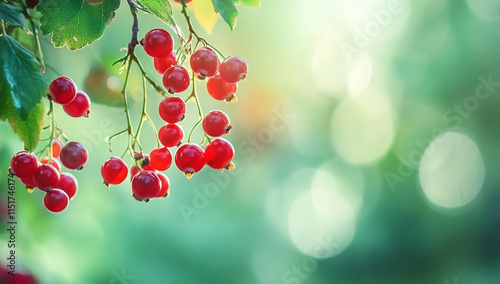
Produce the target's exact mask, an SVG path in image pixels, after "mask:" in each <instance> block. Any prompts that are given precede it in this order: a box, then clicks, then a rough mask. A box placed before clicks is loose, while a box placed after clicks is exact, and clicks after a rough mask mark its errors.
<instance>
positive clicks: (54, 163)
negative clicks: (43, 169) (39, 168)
mask: <svg viewBox="0 0 500 284" xmlns="http://www.w3.org/2000/svg"><path fill="white" fill-rule="evenodd" d="M40 163H42V164H45V165H47V164H49V157H47V156H46V157H43V159H41V160H40ZM50 164H51V165H52V166H53V167H54V168H56V170H57V171H58V172H61V164H59V161H58V160H57V159H56V158H52V160H51V161H50Z"/></svg>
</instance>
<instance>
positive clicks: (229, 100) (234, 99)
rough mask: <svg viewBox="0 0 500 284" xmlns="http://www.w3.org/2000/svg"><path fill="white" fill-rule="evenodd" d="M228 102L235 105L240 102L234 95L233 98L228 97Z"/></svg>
mask: <svg viewBox="0 0 500 284" xmlns="http://www.w3.org/2000/svg"><path fill="white" fill-rule="evenodd" d="M226 101H228V102H230V103H234V102H236V101H238V99H236V95H234V94H232V95H231V96H229V97H227V99H226Z"/></svg>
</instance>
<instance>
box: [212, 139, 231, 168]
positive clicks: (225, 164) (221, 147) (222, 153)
mask: <svg viewBox="0 0 500 284" xmlns="http://www.w3.org/2000/svg"><path fill="white" fill-rule="evenodd" d="M233 157H234V148H233V145H231V143H229V141H227V140H226V139H224V138H216V139H214V140H212V142H210V143H208V145H207V146H206V147H205V161H206V162H207V165H209V166H210V167H211V168H214V169H224V168H225V169H229V168H230V166H231V160H232V159H233Z"/></svg>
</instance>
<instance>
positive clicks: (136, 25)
mask: <svg viewBox="0 0 500 284" xmlns="http://www.w3.org/2000/svg"><path fill="white" fill-rule="evenodd" d="M127 3H128V6H129V7H130V13H131V14H132V18H133V24H132V38H131V39H130V42H129V44H128V56H131V57H132V58H135V57H136V56H135V54H134V50H135V47H136V46H137V45H138V44H139V41H138V40H137V33H138V32H139V20H138V19H137V8H136V7H135V5H134V3H133V2H132V0H127Z"/></svg>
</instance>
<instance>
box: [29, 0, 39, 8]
mask: <svg viewBox="0 0 500 284" xmlns="http://www.w3.org/2000/svg"><path fill="white" fill-rule="evenodd" d="M38 3H40V0H26V6H27V7H28V8H30V9H35V7H36V5H38Z"/></svg>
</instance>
